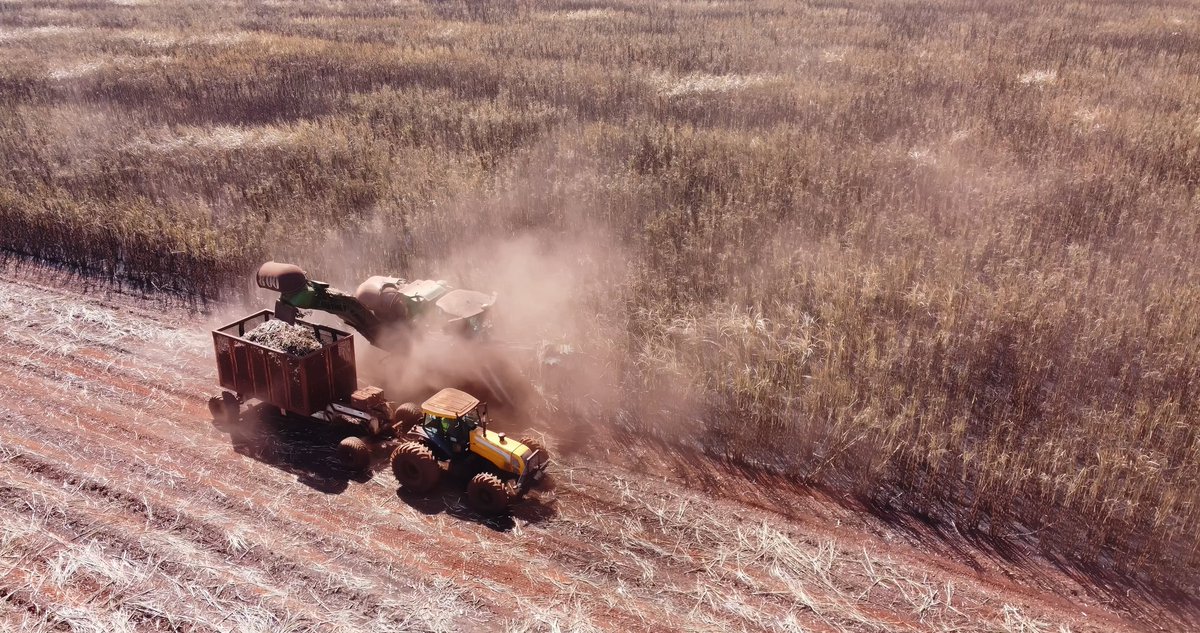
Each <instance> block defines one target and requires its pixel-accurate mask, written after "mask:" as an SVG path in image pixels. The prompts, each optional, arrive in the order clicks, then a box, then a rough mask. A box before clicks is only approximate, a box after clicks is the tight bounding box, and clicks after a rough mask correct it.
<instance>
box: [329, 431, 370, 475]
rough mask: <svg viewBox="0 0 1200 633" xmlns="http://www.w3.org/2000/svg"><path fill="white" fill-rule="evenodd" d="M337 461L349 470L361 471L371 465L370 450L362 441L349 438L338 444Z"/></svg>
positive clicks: (352, 437)
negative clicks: (340, 461)
mask: <svg viewBox="0 0 1200 633" xmlns="http://www.w3.org/2000/svg"><path fill="white" fill-rule="evenodd" d="M337 454H338V459H340V460H342V464H345V466H346V467H347V468H349V469H351V470H354V471H361V470H364V469H366V467H367V466H370V465H371V449H370V448H369V447H367V443H366V442H364V441H362V439H360V438H357V437H354V436H350V437H347V438H346V439H344V440H342V441H341V442H338V448H337Z"/></svg>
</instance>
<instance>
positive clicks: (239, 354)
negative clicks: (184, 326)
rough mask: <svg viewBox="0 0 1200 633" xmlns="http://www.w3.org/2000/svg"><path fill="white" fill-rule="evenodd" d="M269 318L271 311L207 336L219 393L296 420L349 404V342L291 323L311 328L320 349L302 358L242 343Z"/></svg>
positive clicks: (353, 377) (338, 333)
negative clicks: (292, 415) (275, 409)
mask: <svg viewBox="0 0 1200 633" xmlns="http://www.w3.org/2000/svg"><path fill="white" fill-rule="evenodd" d="M274 318H275V314H274V313H273V312H272V311H270V310H260V311H258V312H256V313H254V314H251V315H249V316H247V317H243V318H241V319H238V320H237V321H234V322H232V323H229V324H227V325H225V326H223V327H220V328H217V329H215V330H213V333H212V334H213V349H214V351H215V353H216V360H217V379H218V382H219V383H220V385H221V387H222V388H224V389H226V390H227V391H231V392H233V393H235V394H237V396H238V398H239V399H242V400H244V399H249V398H255V399H257V400H260V401H262V402H265V403H267V404H270V405H272V406H275V407H279V408H280V409H283V410H285V411H289V412H291V413H295V414H297V415H302V416H313V414H315V413H318V412H321V411H324V410H326V409H328V408H330V407H331V406H332V405H335V404H338V403H349V402H350V396H351V395H352V394H353V393H354V391H355V390H356V389H357V388H358V370H357V368H356V367H355V364H354V337H353V336H351V335H350V334H349V333H348V332H343V331H342V330H339V329H336V328H332V327H328V326H325V325H317V324H315V323H308V322H306V321H304V320H302V319H296V324H297V325H301V326H304V327H308V328H312V330H313V334H314V335H315V336H316V337H317V339H318V340H319V341H320V342H321V349H319V350H316V351H314V352H312V353H310V354H308V355H306V356H302V357H297V356H292V355H291V354H288V353H286V352H282V351H279V350H275V349H271V348H269V347H266V346H264V345H260V344H258V343H253V342H251V341H247V340H246V339H245V338H243V337H244V336H245V334H246V332H249V331H250V330H253V329H254V328H256V327H258V326H259V325H262V324H263V323H266V322H267V321H270V320H272V319H274ZM339 408H349V407H344V406H343V407H339ZM346 413H349V412H348V411H347V412H346Z"/></svg>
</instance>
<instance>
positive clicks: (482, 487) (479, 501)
mask: <svg viewBox="0 0 1200 633" xmlns="http://www.w3.org/2000/svg"><path fill="white" fill-rule="evenodd" d="M467 502H468V503H470V504H471V507H472V508H474V509H475V511H477V512H479V513H481V514H499V513H501V512H504V511H505V510H507V509H508V506H509V504H511V503H512V492H511V491H510V490H509V489H508V486H507V485H505V484H504V482H503V481H500V478H499V477H497V476H495V475H493V474H491V473H479V474H478V475H475V476H474V477H473V478H472V479H471V483H469V484H467Z"/></svg>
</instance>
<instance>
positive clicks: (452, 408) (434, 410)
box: [421, 387, 479, 418]
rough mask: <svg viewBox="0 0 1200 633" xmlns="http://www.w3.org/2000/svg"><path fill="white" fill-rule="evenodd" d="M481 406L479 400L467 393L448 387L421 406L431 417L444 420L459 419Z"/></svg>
mask: <svg viewBox="0 0 1200 633" xmlns="http://www.w3.org/2000/svg"><path fill="white" fill-rule="evenodd" d="M478 405H479V398H476V397H475V396H472V395H471V394H469V393H467V392H465V391H459V390H458V389H454V388H452V387H447V388H445V389H443V390H441V391H439V392H437V393H435V394H434V395H433V397H432V398H430V399H428V400H426V401H425V404H422V405H421V409H422V410H424V411H425V413H428V414H429V415H436V416H439V417H443V418H459V417H462V416H463V415H464V414H466V413H467V412H468V411H470V410H471V409H474V408H475V407H476V406H478Z"/></svg>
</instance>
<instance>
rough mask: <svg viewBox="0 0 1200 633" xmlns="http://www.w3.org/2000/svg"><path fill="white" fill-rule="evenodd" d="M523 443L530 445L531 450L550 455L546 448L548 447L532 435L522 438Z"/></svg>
mask: <svg viewBox="0 0 1200 633" xmlns="http://www.w3.org/2000/svg"><path fill="white" fill-rule="evenodd" d="M521 443H522V444H524V445H525V446H528V447H529V450H531V451H541V452H542V454H543V455H545V456H546V457H550V451H548V450H546V447H545V446H542V443H541V442H540V441H538V440H535V439H533V438H532V437H529V436H526V437H523V438H521Z"/></svg>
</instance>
